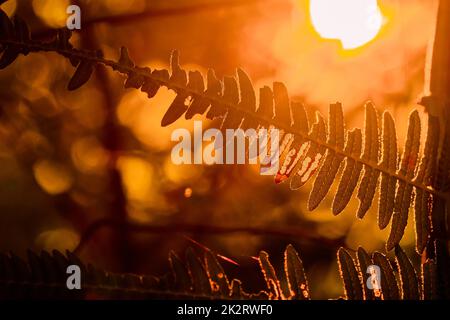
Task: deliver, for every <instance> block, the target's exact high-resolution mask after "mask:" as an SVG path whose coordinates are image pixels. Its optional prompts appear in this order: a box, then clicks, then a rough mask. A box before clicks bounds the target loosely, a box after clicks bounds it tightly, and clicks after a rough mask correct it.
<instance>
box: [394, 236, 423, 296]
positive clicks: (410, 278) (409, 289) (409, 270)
mask: <svg viewBox="0 0 450 320" xmlns="http://www.w3.org/2000/svg"><path fill="white" fill-rule="evenodd" d="M395 260H396V261H397V266H398V270H399V273H400V281H401V288H402V299H403V300H419V299H420V293H419V286H418V284H419V282H418V279H417V274H416V270H415V269H414V267H413V265H412V263H411V260H409V258H408V256H407V255H406V254H405V252H404V251H403V250H402V248H400V246H398V245H397V246H395Z"/></svg>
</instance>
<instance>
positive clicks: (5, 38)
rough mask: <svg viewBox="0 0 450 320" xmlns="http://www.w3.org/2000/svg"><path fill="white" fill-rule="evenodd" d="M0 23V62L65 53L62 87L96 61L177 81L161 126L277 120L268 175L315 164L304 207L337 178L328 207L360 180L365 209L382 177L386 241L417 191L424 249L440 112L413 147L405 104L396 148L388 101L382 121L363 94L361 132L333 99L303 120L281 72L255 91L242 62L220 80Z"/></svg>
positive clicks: (143, 85) (143, 84) (293, 182)
mask: <svg viewBox="0 0 450 320" xmlns="http://www.w3.org/2000/svg"><path fill="white" fill-rule="evenodd" d="M0 23H1V26H2V28H1V32H0V41H1V42H0V43H1V47H0V53H1V52H2V53H3V54H2V56H1V58H0V68H5V67H6V66H8V65H9V64H11V63H12V62H13V61H14V60H15V59H16V58H17V56H18V55H19V54H24V55H27V54H28V53H30V52H37V51H53V52H57V53H59V54H61V55H63V56H64V57H66V58H68V59H70V61H71V63H72V64H73V65H74V66H75V67H76V71H75V73H74V75H73V76H72V78H71V80H70V82H69V84H68V89H69V90H75V89H78V88H79V87H81V86H82V85H83V84H85V83H86V82H87V81H88V80H89V78H90V76H91V74H92V72H93V70H94V67H95V66H96V65H97V64H104V65H106V66H109V67H111V68H113V69H114V70H116V71H118V72H120V73H122V74H125V75H126V77H127V79H126V81H125V84H124V86H125V88H136V89H140V90H141V91H143V92H146V93H147V95H148V97H149V98H152V97H154V96H155V94H156V93H157V91H158V89H159V88H160V87H161V86H166V87H167V88H169V89H172V90H174V91H175V92H176V93H177V96H176V98H175V99H174V101H173V102H172V104H171V105H170V106H169V108H168V110H167V112H166V113H165V115H164V117H163V119H162V121H161V125H162V126H167V125H169V124H171V123H173V122H174V121H176V120H177V119H178V118H180V117H181V116H183V115H185V117H186V118H187V119H190V118H192V117H193V116H194V115H196V114H205V113H206V117H207V118H208V119H215V118H222V119H223V121H222V128H223V129H227V128H233V129H236V128H241V129H244V130H246V129H248V128H257V127H260V126H262V127H266V128H270V127H276V128H279V129H280V130H282V131H281V132H282V145H281V158H280V159H281V166H280V171H279V172H278V174H277V176H276V178H275V180H276V182H278V183H279V182H283V181H285V180H288V179H289V180H290V186H291V188H292V189H298V188H300V187H301V186H303V185H304V184H305V183H306V182H307V181H308V180H309V179H311V178H312V177H314V176H315V173H316V172H317V177H316V179H315V181H314V185H313V187H312V190H311V192H310V196H309V200H308V208H309V209H310V210H314V209H315V208H317V207H318V206H319V204H320V203H321V201H322V200H323V199H324V198H325V196H326V195H327V194H328V192H329V190H330V188H331V185H332V184H333V182H334V181H335V180H337V181H338V182H339V185H338V190H337V192H336V195H335V197H334V200H333V205H332V210H333V213H334V214H335V215H337V214H339V213H341V212H342V211H343V210H344V209H345V208H346V206H347V205H348V203H349V201H350V199H351V196H352V194H353V192H354V191H355V189H356V188H357V186H358V191H357V197H358V199H359V201H360V205H359V208H358V211H357V217H358V218H363V217H364V215H365V214H366V212H367V211H368V210H369V208H370V207H371V206H372V203H373V199H374V195H375V191H376V188H377V185H378V182H379V181H380V192H379V194H380V197H379V213H378V225H379V227H380V229H384V228H385V227H386V226H387V225H388V224H389V222H390V221H391V217H392V224H391V232H390V236H389V239H388V241H387V249H388V250H391V249H393V248H394V247H395V245H397V244H398V243H399V242H400V240H401V239H402V237H403V234H404V230H405V227H406V225H407V220H408V211H409V208H410V206H411V204H412V203H413V201H412V200H413V198H414V196H415V201H414V203H415V204H414V211H415V215H414V216H415V225H416V250H417V251H418V252H419V253H421V252H423V250H424V248H425V247H426V245H427V242H428V239H429V236H430V231H431V210H432V207H433V202H434V200H435V198H436V197H440V198H446V197H447V193H446V192H447V189H445V190H436V189H434V188H432V184H433V181H434V179H436V166H437V163H436V161H437V158H438V157H437V154H438V146H439V137H440V133H439V124H438V119H437V118H435V117H433V116H429V118H428V122H429V123H428V134H427V141H426V144H425V150H424V152H423V155H422V156H420V155H419V150H420V135H421V123H420V118H419V115H418V112H417V111H413V112H412V113H411V114H410V117H409V125H408V134H407V140H406V143H405V147H404V150H403V155H402V157H401V158H400V157H399V155H398V151H397V138H396V130H395V124H394V121H393V119H392V116H391V115H390V113H389V112H387V111H385V112H384V113H383V120H382V126H381V128H380V125H379V121H378V114H377V111H376V109H375V107H374V106H373V104H372V103H370V102H369V103H367V104H366V116H365V126H364V130H363V131H364V135H362V133H361V130H360V129H352V130H350V131H346V129H345V121H344V115H343V111H342V105H341V104H339V103H336V104H332V105H331V106H330V112H329V117H328V121H327V122H328V124H326V123H325V120H324V118H323V117H322V116H321V115H320V114H319V113H317V114H316V119H315V122H314V123H313V124H312V125H311V126H309V121H308V118H307V116H306V111H305V109H304V106H303V105H302V104H301V103H297V102H294V101H291V100H290V99H289V95H288V92H287V89H286V87H285V85H284V84H283V83H281V82H275V83H274V84H273V88H270V87H267V86H265V87H263V88H261V89H260V90H259V96H258V98H259V99H257V94H256V92H255V89H254V87H253V85H252V83H251V80H250V79H249V77H248V76H247V74H246V73H245V72H244V71H243V70H241V69H238V70H237V74H236V77H225V78H224V79H223V80H219V79H217V77H216V76H215V73H214V71H213V70H209V71H208V74H207V77H206V78H207V81H206V85H205V83H204V79H203V76H202V75H201V74H200V72H198V71H190V72H189V74H188V73H187V72H186V71H185V70H183V69H182V68H181V67H180V65H179V58H178V52H177V51H174V52H173V54H172V57H171V69H170V72H169V70H165V69H163V70H151V69H150V68H148V67H145V68H142V67H138V66H136V65H135V63H134V62H133V61H132V60H131V58H130V57H129V54H128V51H127V49H126V48H124V47H122V49H121V54H120V59H119V60H118V61H117V62H116V61H112V60H107V59H104V58H103V54H102V53H101V51H95V52H92V51H86V50H79V49H75V48H73V46H72V45H71V44H70V42H69V40H70V36H71V32H70V31H68V30H66V29H63V30H59V31H58V32H57V35H56V37H55V38H54V39H53V40H52V41H49V42H40V41H34V40H31V39H30V35H29V31H28V27H27V25H26V23H25V22H24V21H22V20H21V19H20V18H18V17H15V18H14V21H11V20H10V19H9V18H8V17H7V16H6V14H5V13H4V12H2V11H0ZM257 101H259V105H258V106H257ZM398 159H400V160H398ZM341 166H343V167H344V170H343V173H342V175H341V177H336V175H337V173H338V170H339V168H340V167H341ZM361 176H362V177H361ZM380 176H381V178H380ZM360 178H361V179H360ZM359 181H360V182H359ZM358 182H359V185H358Z"/></svg>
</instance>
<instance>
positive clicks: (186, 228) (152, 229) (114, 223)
mask: <svg viewBox="0 0 450 320" xmlns="http://www.w3.org/2000/svg"><path fill="white" fill-rule="evenodd" d="M106 227H108V228H124V227H125V228H127V229H128V231H131V232H137V233H154V234H166V233H191V234H202V235H215V236H218V235H230V234H234V233H245V234H248V235H254V236H272V237H282V238H290V239H295V240H296V241H298V240H308V241H314V242H319V243H321V244H323V245H324V246H332V247H340V246H343V245H344V237H341V238H338V239H329V238H324V237H321V236H318V235H317V234H316V233H314V232H312V231H311V230H308V229H304V228H298V227H295V228H293V227H287V226H284V227H282V228H267V227H248V226H215V225H207V224H188V223H173V224H170V225H150V224H139V223H134V222H130V221H126V222H122V221H118V220H113V219H100V220H97V221H95V222H93V223H92V224H91V225H90V226H89V227H88V228H87V229H86V230H85V231H84V233H83V234H82V236H81V239H80V242H79V244H78V246H77V247H76V248H75V250H74V253H76V254H78V253H80V252H81V250H83V248H84V247H85V246H86V244H87V243H88V242H89V240H90V239H91V238H92V236H93V235H94V234H95V233H96V232H97V231H99V230H100V229H102V228H106Z"/></svg>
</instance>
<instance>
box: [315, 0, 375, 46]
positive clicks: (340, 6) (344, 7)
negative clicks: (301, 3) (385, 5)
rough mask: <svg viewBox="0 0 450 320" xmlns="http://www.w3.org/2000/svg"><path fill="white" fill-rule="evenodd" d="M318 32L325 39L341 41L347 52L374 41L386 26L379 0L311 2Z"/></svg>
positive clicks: (319, 0)
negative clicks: (384, 25) (383, 26)
mask: <svg viewBox="0 0 450 320" xmlns="http://www.w3.org/2000/svg"><path fill="white" fill-rule="evenodd" d="M310 14H311V20H312V24H313V26H314V28H315V30H316V31H317V32H318V33H319V34H320V36H321V37H322V38H325V39H338V40H340V41H341V43H342V46H343V47H344V49H349V50H350V49H356V48H358V47H361V46H363V45H365V44H366V43H368V42H370V41H371V40H373V39H374V38H375V37H376V36H377V34H378V33H379V32H380V29H381V27H382V25H383V15H382V13H381V11H380V8H379V6H378V2H377V0H310Z"/></svg>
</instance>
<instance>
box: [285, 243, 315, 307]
mask: <svg viewBox="0 0 450 320" xmlns="http://www.w3.org/2000/svg"><path fill="white" fill-rule="evenodd" d="M284 271H285V274H286V275H287V280H288V286H289V291H290V293H291V296H290V299H297V300H309V299H310V296H309V286H308V280H307V278H306V274H305V270H304V269H303V263H302V260H301V259H300V257H299V256H298V253H297V251H296V250H295V249H294V247H293V246H292V245H288V246H287V248H286V250H285V251H284Z"/></svg>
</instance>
